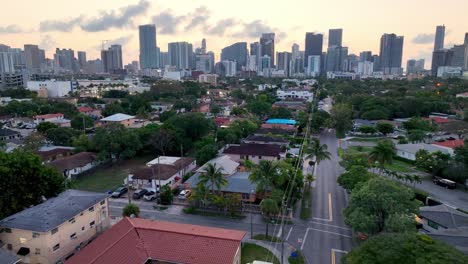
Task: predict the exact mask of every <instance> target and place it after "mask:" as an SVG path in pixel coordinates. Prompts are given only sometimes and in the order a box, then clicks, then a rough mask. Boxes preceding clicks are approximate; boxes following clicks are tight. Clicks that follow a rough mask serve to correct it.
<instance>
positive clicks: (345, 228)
mask: <svg viewBox="0 0 468 264" xmlns="http://www.w3.org/2000/svg"><path fill="white" fill-rule="evenodd" d="M309 223H312V224H316V225H324V226H330V227H334V228H339V229H343V230H349V231H351V228H347V227H341V226H337V225H329V224H324V223H319V222H314V221H309Z"/></svg>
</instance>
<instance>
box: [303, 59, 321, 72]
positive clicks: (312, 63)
mask: <svg viewBox="0 0 468 264" xmlns="http://www.w3.org/2000/svg"><path fill="white" fill-rule="evenodd" d="M320 58H321V56H320V55H312V56H309V57H308V58H307V72H306V74H307V76H311V77H317V76H318V75H320Z"/></svg>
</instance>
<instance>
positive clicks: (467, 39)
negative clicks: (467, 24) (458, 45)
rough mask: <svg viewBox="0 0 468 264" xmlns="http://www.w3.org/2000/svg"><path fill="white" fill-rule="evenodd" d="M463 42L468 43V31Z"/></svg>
mask: <svg viewBox="0 0 468 264" xmlns="http://www.w3.org/2000/svg"><path fill="white" fill-rule="evenodd" d="M463 44H465V45H468V32H466V33H465V41H464V42H463Z"/></svg>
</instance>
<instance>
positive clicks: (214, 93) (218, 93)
mask: <svg viewBox="0 0 468 264" xmlns="http://www.w3.org/2000/svg"><path fill="white" fill-rule="evenodd" d="M206 94H207V95H209V96H211V97H214V98H226V97H228V96H229V91H227V90H223V89H208V90H206Z"/></svg>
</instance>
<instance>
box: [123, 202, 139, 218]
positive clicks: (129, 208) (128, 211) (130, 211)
mask: <svg viewBox="0 0 468 264" xmlns="http://www.w3.org/2000/svg"><path fill="white" fill-rule="evenodd" d="M132 215H133V216H135V217H139V216H140V208H139V207H138V206H137V205H136V204H132V203H131V204H127V205H126V206H125V207H124V209H123V211H122V216H123V217H130V216H132Z"/></svg>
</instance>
